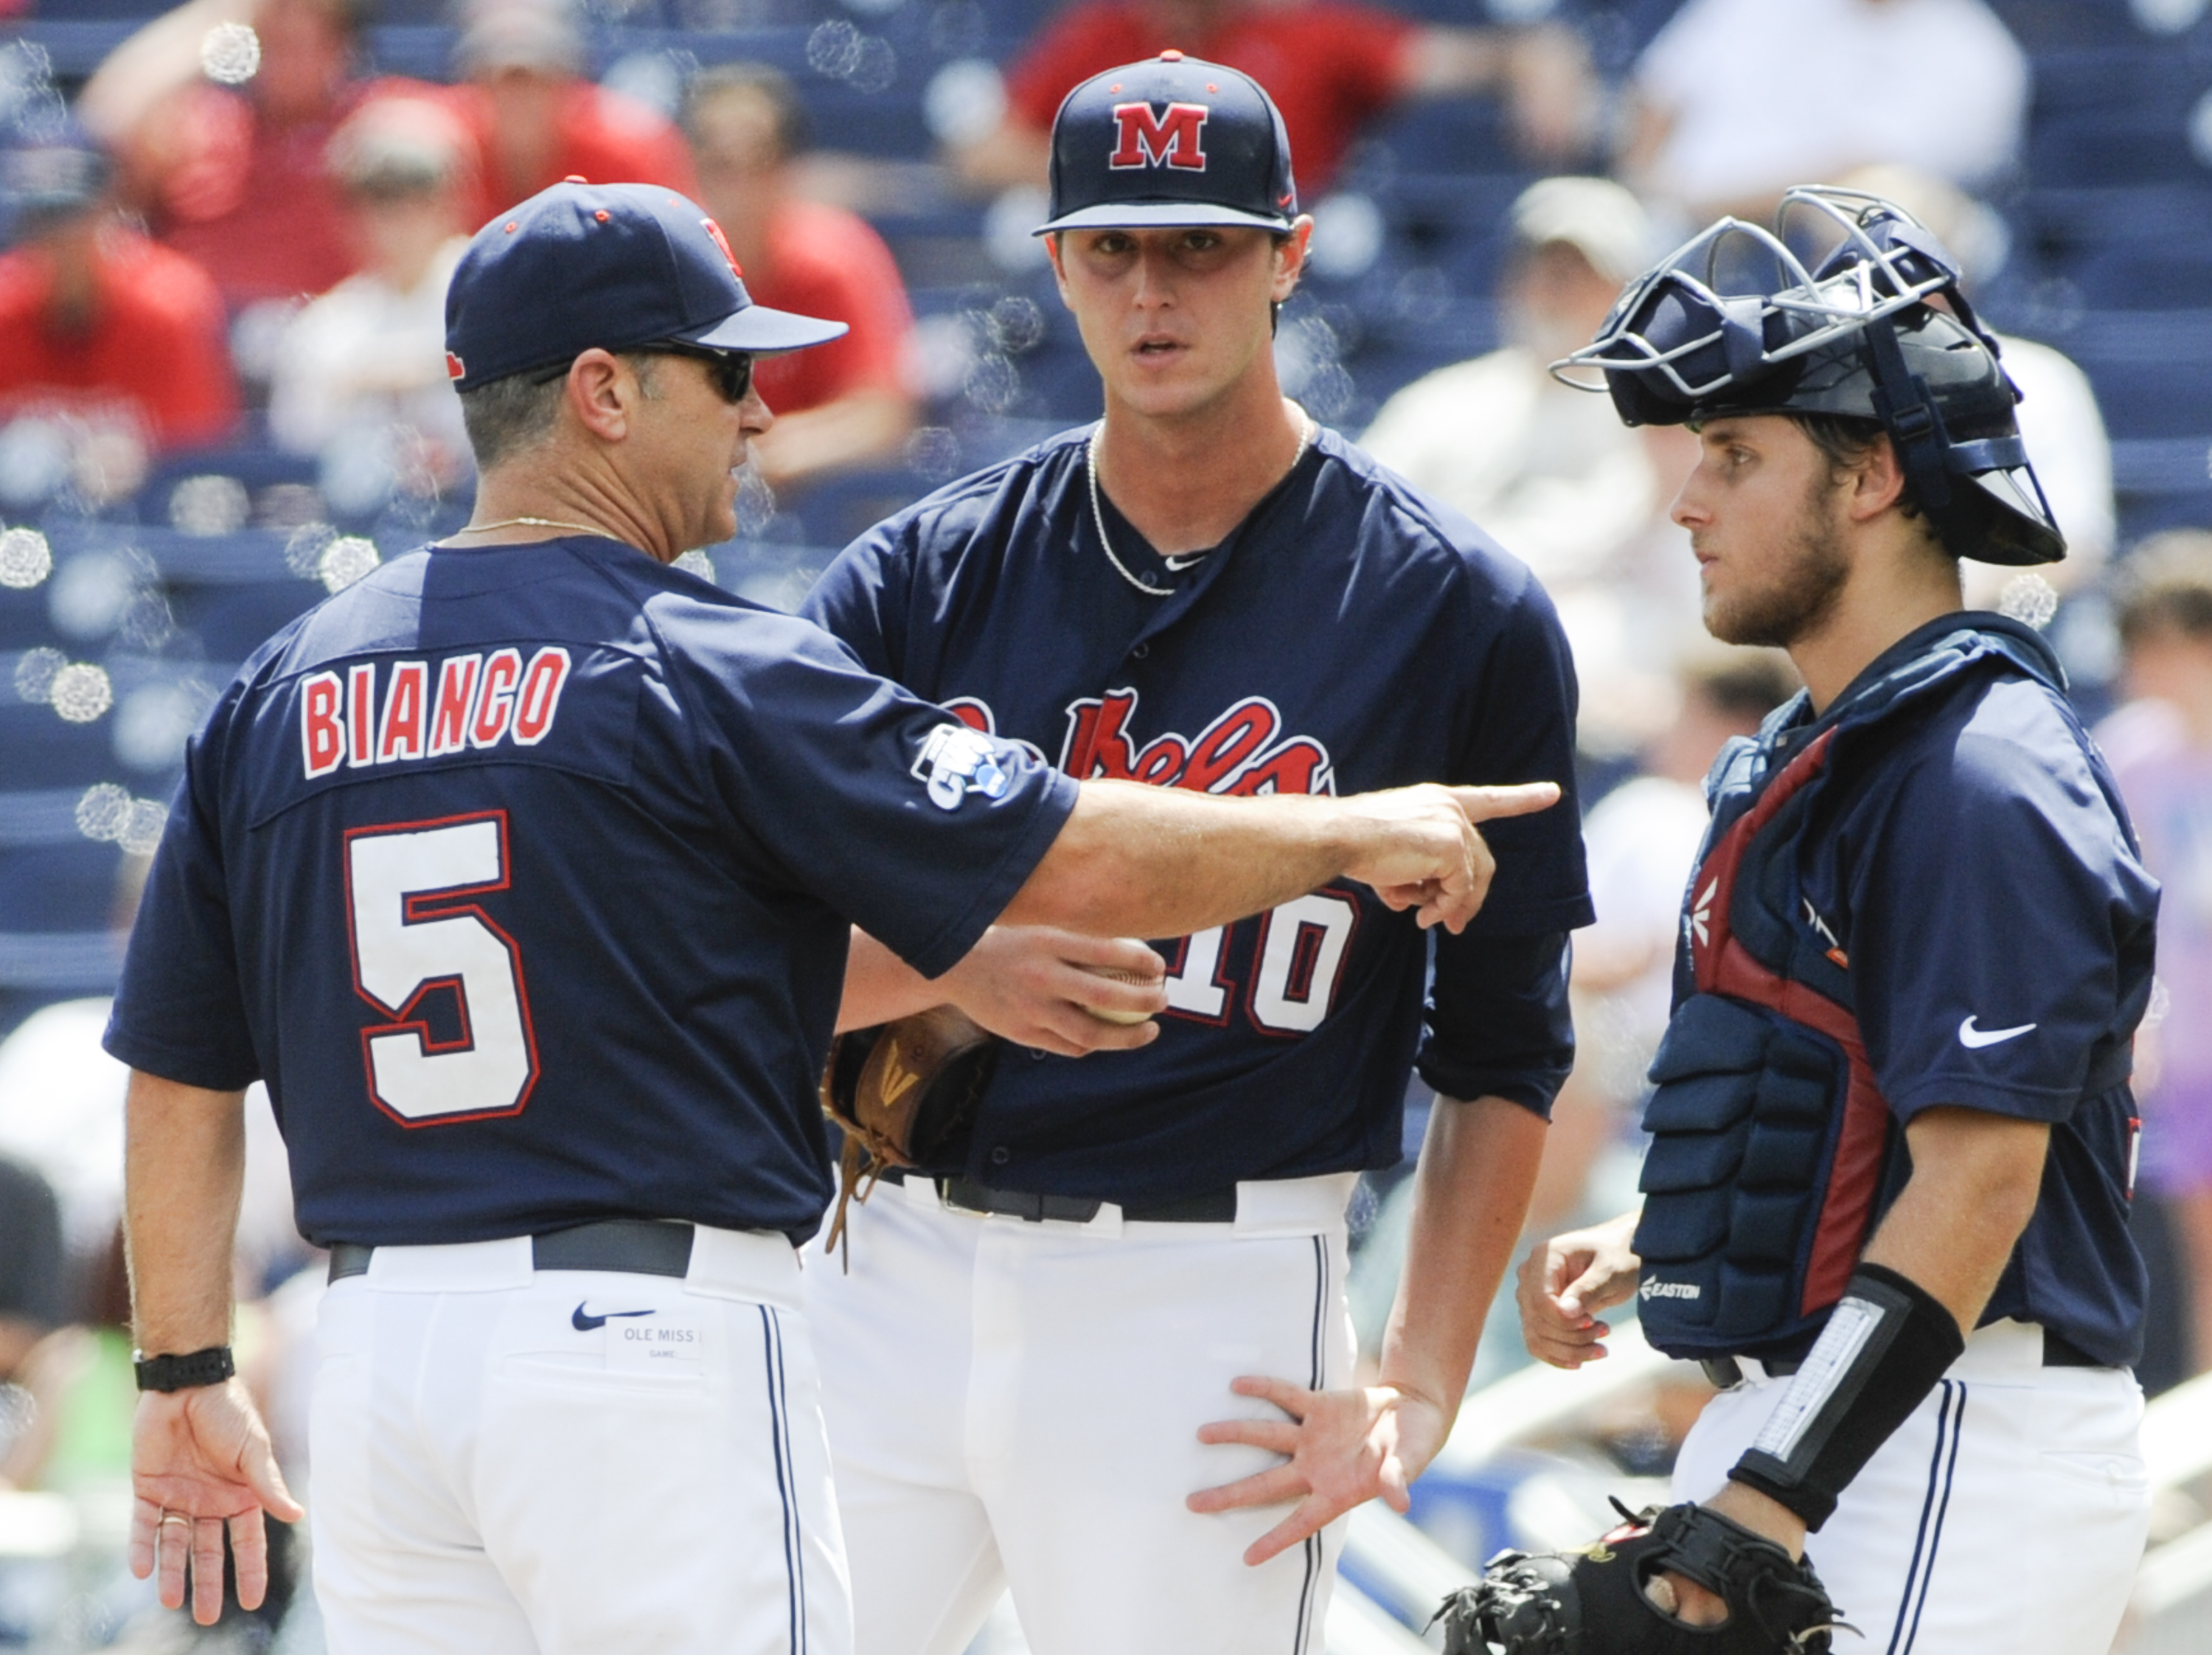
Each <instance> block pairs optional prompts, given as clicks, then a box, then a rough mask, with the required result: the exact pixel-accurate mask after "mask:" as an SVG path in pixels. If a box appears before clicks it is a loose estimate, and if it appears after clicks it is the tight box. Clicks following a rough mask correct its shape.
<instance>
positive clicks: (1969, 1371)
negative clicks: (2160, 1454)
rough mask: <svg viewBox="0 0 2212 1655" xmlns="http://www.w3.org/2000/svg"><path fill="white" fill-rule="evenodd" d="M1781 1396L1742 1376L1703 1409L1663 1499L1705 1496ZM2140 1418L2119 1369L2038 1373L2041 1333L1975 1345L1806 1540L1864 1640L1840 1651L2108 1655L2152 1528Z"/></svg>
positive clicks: (1996, 1334)
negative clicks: (1670, 1493)
mask: <svg viewBox="0 0 2212 1655" xmlns="http://www.w3.org/2000/svg"><path fill="white" fill-rule="evenodd" d="M1753 1366H1754V1365H1749V1364H1747V1372H1750V1371H1751V1370H1752V1368H1753ZM1789 1385H1790V1381H1789V1380H1788V1379H1787V1378H1778V1379H1769V1378H1763V1377H1757V1376H1755V1375H1754V1377H1752V1378H1747V1379H1746V1381H1745V1382H1744V1383H1743V1384H1741V1385H1738V1386H1736V1387H1735V1388H1734V1389H1732V1390H1724V1391H1723V1392H1722V1393H1721V1394H1720V1395H1719V1396H1716V1397H1714V1398H1713V1400H1712V1401H1711V1402H1709V1403H1707V1404H1706V1406H1705V1412H1704V1414H1702V1415H1699V1420H1698V1422H1697V1424H1696V1426H1694V1427H1692V1429H1691V1432H1690V1434H1689V1437H1688V1439H1686V1441H1685V1442H1684V1443H1683V1445H1682V1452H1681V1455H1680V1458H1679V1459H1678V1460H1677V1461H1676V1463H1675V1466H1674V1498H1675V1499H1677V1500H1709V1499H1711V1497H1712V1496H1713V1495H1714V1494H1717V1493H1718V1492H1719V1490H1720V1488H1721V1485H1722V1484H1723V1482H1726V1480H1727V1477H1728V1472H1729V1467H1730V1466H1732V1465H1734V1464H1735V1463H1736V1460H1737V1459H1738V1458H1739V1457H1741V1454H1742V1453H1743V1451H1744V1450H1745V1449H1747V1448H1748V1447H1749V1446H1750V1445H1751V1444H1752V1441H1753V1439H1754V1438H1756V1437H1757V1436H1758V1434H1759V1428H1760V1427H1762V1426H1763V1425H1764V1424H1765V1422H1766V1418H1767V1416H1768V1415H1770V1414H1771V1413H1772V1412H1773V1411H1774V1409H1775V1407H1776V1406H1777V1405H1778V1403H1779V1402H1781V1400H1782V1397H1783V1394H1784V1391H1786V1390H1788V1389H1789ZM2141 1423H2142V1391H2141V1390H2139V1389H2138V1388H2137V1387H2136V1382H2135V1376H2134V1375H2133V1374H2131V1373H2129V1372H2126V1371H2125V1370H2124V1369H2120V1368H2093V1367H2045V1366H2043V1330H2042V1329H2040V1328H2037V1327H2031V1326H2029V1325H2027V1324H2026V1323H2019V1322H1996V1323H1991V1324H1990V1326H1988V1327H1986V1328H1983V1329H1979V1330H1978V1332H1976V1333H1975V1335H1974V1336H1973V1337H1972V1338H1971V1339H1969V1340H1968V1341H1967V1342H1966V1352H1965V1354H1963V1355H1961V1356H1960V1358H1959V1360H1957V1361H1956V1362H1954V1363H1953V1364H1952V1365H1951V1367H1950V1370H1949V1371H1948V1372H1947V1373H1946V1374H1945V1375H1944V1377H1943V1379H1942V1383H1940V1384H1937V1386H1936V1389H1935V1390H1933V1391H1931V1392H1930V1393H1929V1396H1928V1398H1927V1400H1926V1401H1924V1402H1922V1403H1921V1405H1920V1407H1919V1408H1918V1409H1917V1410H1916V1411H1915V1412H1914V1413H1913V1414H1912V1415H1911V1417H1910V1418H1909V1419H1907V1420H1906V1421H1905V1423H1904V1425H1902V1426H1901V1427H1899V1429H1898V1431H1897V1433H1896V1434H1895V1435H1894V1436H1893V1437H1891V1438H1890V1439H1889V1440H1888V1441H1887V1443H1885V1444H1883V1445H1882V1446H1881V1450H1880V1451H1878V1452H1877V1453H1876V1454H1875V1457H1873V1458H1872V1459H1871V1460H1869V1461H1868V1462H1867V1465H1866V1469H1864V1470H1863V1471H1861V1472H1860V1473H1859V1475H1858V1476H1857V1478H1856V1479H1854V1480H1853V1482H1851V1485H1850V1488H1846V1489H1845V1490H1844V1497H1843V1500H1842V1503H1841V1504H1839V1505H1838V1506H1837V1508H1836V1512H1835V1515H1834V1516H1832V1517H1831V1518H1829V1519H1828V1521H1827V1523H1826V1524H1825V1525H1824V1526H1823V1527H1822V1529H1821V1530H1820V1533H1818V1534H1815V1535H1812V1536H1808V1537H1807V1541H1806V1555H1807V1556H1808V1557H1809V1558H1810V1559H1811V1560H1812V1563H1813V1567H1814V1569H1815V1570H1817V1571H1818V1572H1819V1573H1820V1581H1821V1584H1822V1585H1825V1586H1826V1587H1827V1589H1828V1596H1829V1597H1831V1598H1832V1600H1833V1601H1834V1603H1835V1604H1836V1607H1837V1609H1838V1610H1840V1611H1841V1613H1842V1615H1843V1618H1844V1620H1846V1621H1848V1622H1850V1623H1851V1624H1852V1625H1853V1626H1855V1627H1857V1628H1859V1630H1860V1632H1861V1633H1862V1634H1864V1635H1863V1639H1862V1640H1854V1639H1851V1638H1850V1634H1838V1636H1837V1639H1836V1647H1837V1649H1838V1651H1842V1650H1845V1649H1854V1650H1863V1651H1865V1652H1866V1655H1995V1652H2002V1655H2105V1652H2106V1651H2107V1650H2109V1649H2110V1648H2111V1647H2112V1634H2113V1633H2114V1632H2115V1631H2116V1630H2117V1629H2118V1626H2119V1623H2120V1615H2121V1613H2122V1611H2123V1610H2124V1609H2126V1607H2127V1602H2128V1594H2129V1592H2130V1589H2131V1588H2132V1587H2133V1585H2134V1583H2135V1575H2136V1564H2138V1563H2139V1562H2141V1561H2142V1551H2143V1540H2144V1536H2145V1535H2146V1534H2147V1533H2148V1530H2149V1526H2150V1484H2149V1479H2148V1476H2146V1474H2145V1472H2144V1469H2143V1462H2142V1452H2141V1451H2140V1450H2139V1448H2138V1447H2137V1445H2136V1431H2137V1427H2139V1426H2140V1424H2141Z"/></svg>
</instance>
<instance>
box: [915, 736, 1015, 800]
mask: <svg viewBox="0 0 2212 1655" xmlns="http://www.w3.org/2000/svg"><path fill="white" fill-rule="evenodd" d="M913 774H914V776H915V779H916V780H917V781H920V782H922V783H924V784H925V785H926V786H927V788H928V791H929V802H930V803H931V804H933V805H934V806H937V807H938V809H939V810H957V809H959V808H960V801H961V800H963V799H965V798H966V797H967V796H968V795H969V794H971V793H980V794H982V795H983V796H984V797H985V798H986V799H1003V798H1004V797H1005V796H1006V788H1008V787H1009V786H1011V785H1012V777H1010V776H1007V774H1006V771H1005V770H1002V769H1000V765H999V753H998V749H997V747H996V745H994V743H993V742H992V740H991V739H990V738H989V737H988V736H986V735H983V734H981V733H979V732H977V731H975V730H971V729H969V727H967V726H966V725H965V724H940V725H939V726H938V727H936V728H935V729H933V730H932V731H931V732H930V733H929V735H928V738H927V739H926V740H924V741H923V742H922V744H921V753H920V755H919V756H918V757H917V758H915V761H914V770H913Z"/></svg>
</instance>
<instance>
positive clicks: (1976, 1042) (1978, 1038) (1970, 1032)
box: [1959, 1017, 2035, 1051]
mask: <svg viewBox="0 0 2212 1655" xmlns="http://www.w3.org/2000/svg"><path fill="white" fill-rule="evenodd" d="M2034 1026H2035V1025H2034V1024H2033V1023H2023V1024H2021V1025H2020V1026H2019V1027H2018V1028H2016V1029H1978V1028H1976V1027H1975V1026H1974V1019H1972V1018H1971V1017H1969V1018H1967V1019H1966V1021H1964V1022H1963V1023H1961V1024H1960V1025H1959V1044H1960V1045H1962V1046H1964V1047H1965V1048H1966V1050H1968V1051H1979V1050H1981V1049H1982V1048H1983V1047H1984V1046H1994V1045H1996V1044H1997V1043H1998V1042H1999V1041H2002V1040H2011V1039H2014V1038H2015V1037H2018V1036H2021V1035H2023V1034H2026V1033H2027V1031H2029V1030H2030V1029H2032V1028H2033V1027H2034Z"/></svg>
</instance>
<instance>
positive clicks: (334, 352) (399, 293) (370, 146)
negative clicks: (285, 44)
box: [269, 98, 474, 484]
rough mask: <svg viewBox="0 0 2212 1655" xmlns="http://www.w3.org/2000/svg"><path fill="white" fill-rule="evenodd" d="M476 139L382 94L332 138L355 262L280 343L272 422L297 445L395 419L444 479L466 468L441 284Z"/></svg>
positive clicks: (433, 111)
mask: <svg viewBox="0 0 2212 1655" xmlns="http://www.w3.org/2000/svg"><path fill="white" fill-rule="evenodd" d="M471 155H472V150H471V144H470V140H469V135H468V133H467V132H466V131H465V130H464V129H463V128H462V126H461V125H460V124H459V121H458V120H456V119H454V117H453V115H452V114H450V113H447V110H446V109H444V108H442V107H441V106H438V105H435V104H433V103H430V102H428V101H427V100H422V99H412V98H380V99H378V100H374V102H371V103H369V104H368V105H366V106H363V107H362V109H361V110H360V111H358V112H357V113H356V114H355V115H354V116H353V118H352V119H350V120H349V121H347V123H346V124H345V125H344V126H343V127H341V128H340V129H339V131H338V133H337V137H335V138H333V139H332V140H331V150H330V159H331V173H332V175H333V176H334V177H336V178H337V180H338V183H339V186H340V187H341V188H342V189H343V191H344V192H345V202H346V210H347V213H348V215H349V217H350V218H351V220H352V225H353V233H354V234H355V236H356V238H357V240H358V245H359V246H360V250H361V260H362V270H361V271H360V273H359V274H358V275H354V276H349V277H346V279H345V280H344V281H343V282H341V283H338V284H337V286H336V287H334V288H332V289H331V290H330V291H329V292H328V293H326V294H325V295H322V297H320V298H319V299H317V300H315V301H313V302H312V303H310V304H309V305H308V306H307V307H306V308H305V309H304V310H302V311H301V312H300V313H299V314H298V315H297V316H296V317H295V318H294V319H293V320H292V323H291V325H290V326H289V327H288V328H287V329H286V330H285V332H284V335H283V341H282V343H281V344H280V345H279V347H278V350H277V352H276V363H275V372H274V374H273V375H272V377H271V380H270V397H269V429H270V435H272V436H273V437H274V438H275V439H276V442H277V444H278V445H279V446H280V447H285V448H289V449H292V450H294V451H295V452H297V453H320V452H322V451H323V450H324V449H325V447H327V446H328V445H329V444H330V443H331V442H332V441H337V440H342V439H345V438H347V437H349V435H352V434H357V433H360V432H362V431H365V430H373V431H375V432H378V433H380V434H387V433H389V431H390V430H391V429H392V428H394V427H398V428H403V429H404V433H405V434H406V438H407V441H410V443H412V444H414V445H416V447H419V448H420V449H421V451H422V453H423V455H424V459H425V463H426V464H427V465H428V466H429V468H430V471H431V472H432V474H433V476H434V477H435V480H436V481H437V482H438V483H440V484H450V483H452V482H454V481H457V480H458V479H459V478H462V477H465V475H466V474H467V472H468V467H469V457H468V456H469V447H468V439H467V435H466V434H465V432H464V431H463V430H462V429H461V404H460V399H459V397H457V396H455V395H454V394H453V384H452V381H451V380H450V379H449V377H448V376H447V371H446V283H447V281H448V280H450V279H451V277H452V276H453V266H454V265H456V264H458V263H459V262H460V257H461V253H463V251H464V250H465V248H466V247H467V246H468V235H467V231H466V225H465V213H466V211H467V208H466V206H465V201H466V198H467V192H469V190H470V189H471V187H472V186H473V181H474V180H473V177H472V175H471V166H470V162H471Z"/></svg>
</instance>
